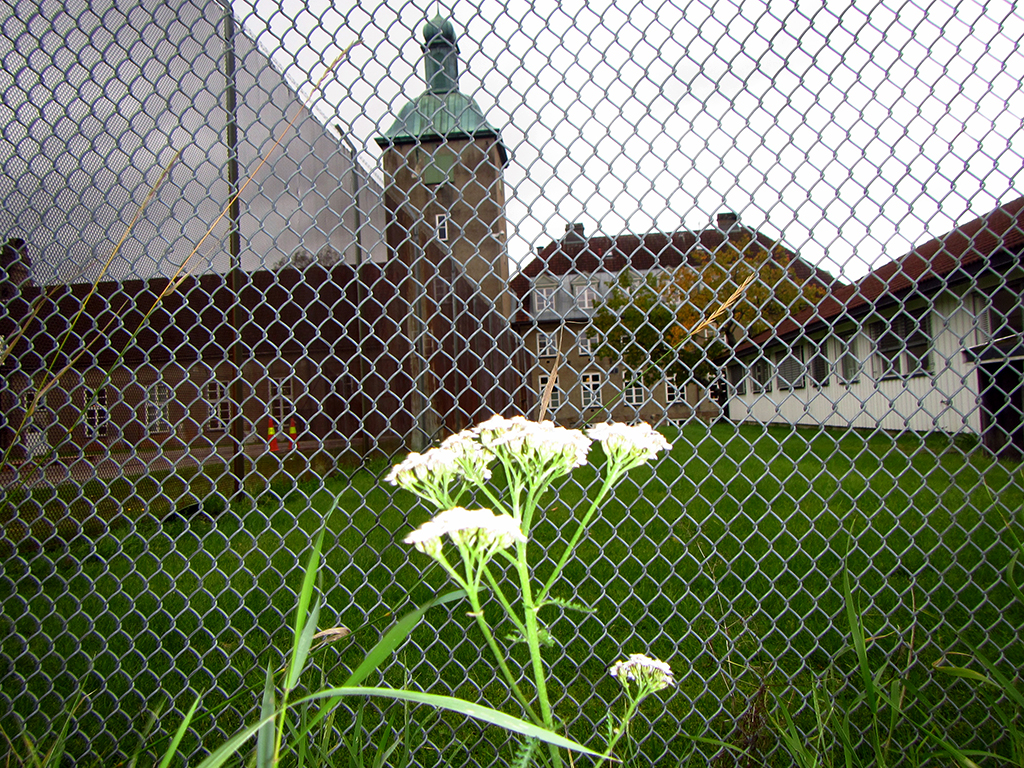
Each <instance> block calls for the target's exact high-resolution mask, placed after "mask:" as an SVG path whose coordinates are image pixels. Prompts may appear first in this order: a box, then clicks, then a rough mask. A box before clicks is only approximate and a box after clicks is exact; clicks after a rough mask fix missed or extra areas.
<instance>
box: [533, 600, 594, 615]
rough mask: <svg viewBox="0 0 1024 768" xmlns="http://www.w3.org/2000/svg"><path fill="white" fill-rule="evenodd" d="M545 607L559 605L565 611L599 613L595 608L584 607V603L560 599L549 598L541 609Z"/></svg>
mask: <svg viewBox="0 0 1024 768" xmlns="http://www.w3.org/2000/svg"><path fill="white" fill-rule="evenodd" d="M545 605H557V606H559V607H560V608H561V609H562V610H564V611H576V612H578V613H597V610H596V609H595V608H591V607H590V606H587V605H583V603H577V602H574V601H572V600H563V599H562V598H560V597H549V598H548V599H547V600H545V601H544V603H543V604H542V606H541V607H543V606H545Z"/></svg>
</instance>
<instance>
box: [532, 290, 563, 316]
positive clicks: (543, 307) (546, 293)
mask: <svg viewBox="0 0 1024 768" xmlns="http://www.w3.org/2000/svg"><path fill="white" fill-rule="evenodd" d="M557 290H558V289H557V288H555V287H554V286H553V285H540V286H537V287H536V288H534V289H533V297H534V299H536V301H535V302H534V304H536V307H535V308H534V311H535V312H536V313H537V314H538V315H539V314H541V313H542V312H551V311H554V309H555V291H557Z"/></svg>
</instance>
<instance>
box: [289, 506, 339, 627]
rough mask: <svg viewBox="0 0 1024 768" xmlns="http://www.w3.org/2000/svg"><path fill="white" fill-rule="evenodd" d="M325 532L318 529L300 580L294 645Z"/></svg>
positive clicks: (301, 622)
mask: <svg viewBox="0 0 1024 768" xmlns="http://www.w3.org/2000/svg"><path fill="white" fill-rule="evenodd" d="M335 506H337V499H335ZM332 511H333V510H332ZM326 531H327V528H326V527H324V528H321V529H320V535H319V536H317V537H316V541H314V542H313V551H312V552H311V553H310V555H309V562H308V563H306V574H305V576H304V577H303V579H302V589H301V591H300V592H299V605H298V607H297V608H296V609H295V637H294V639H293V644H294V645H298V644H299V637H300V636H301V635H302V630H303V628H304V627H305V626H306V623H307V622H306V612H307V611H308V610H309V603H310V601H311V600H312V598H313V587H314V586H315V585H316V573H317V571H318V570H319V568H320V552H321V551H322V550H323V546H324V533H326Z"/></svg>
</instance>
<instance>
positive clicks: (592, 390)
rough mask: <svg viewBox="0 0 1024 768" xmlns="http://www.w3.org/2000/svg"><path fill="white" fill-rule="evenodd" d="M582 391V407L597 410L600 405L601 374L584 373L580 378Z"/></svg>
mask: <svg viewBox="0 0 1024 768" xmlns="http://www.w3.org/2000/svg"><path fill="white" fill-rule="evenodd" d="M580 387H581V388H582V391H583V407H584V408H598V407H599V406H600V405H601V374H600V373H584V374H583V375H581V376H580Z"/></svg>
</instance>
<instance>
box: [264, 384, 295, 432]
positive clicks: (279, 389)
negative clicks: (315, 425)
mask: <svg viewBox="0 0 1024 768" xmlns="http://www.w3.org/2000/svg"><path fill="white" fill-rule="evenodd" d="M294 398H295V387H294V379H293V378H292V377H291V376H287V377H285V378H281V379H271V380H270V416H271V418H272V419H273V420H274V422H275V423H276V424H277V427H278V429H284V425H285V423H286V422H287V421H288V420H289V419H291V418H292V417H293V416H294V415H295V399H294Z"/></svg>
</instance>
